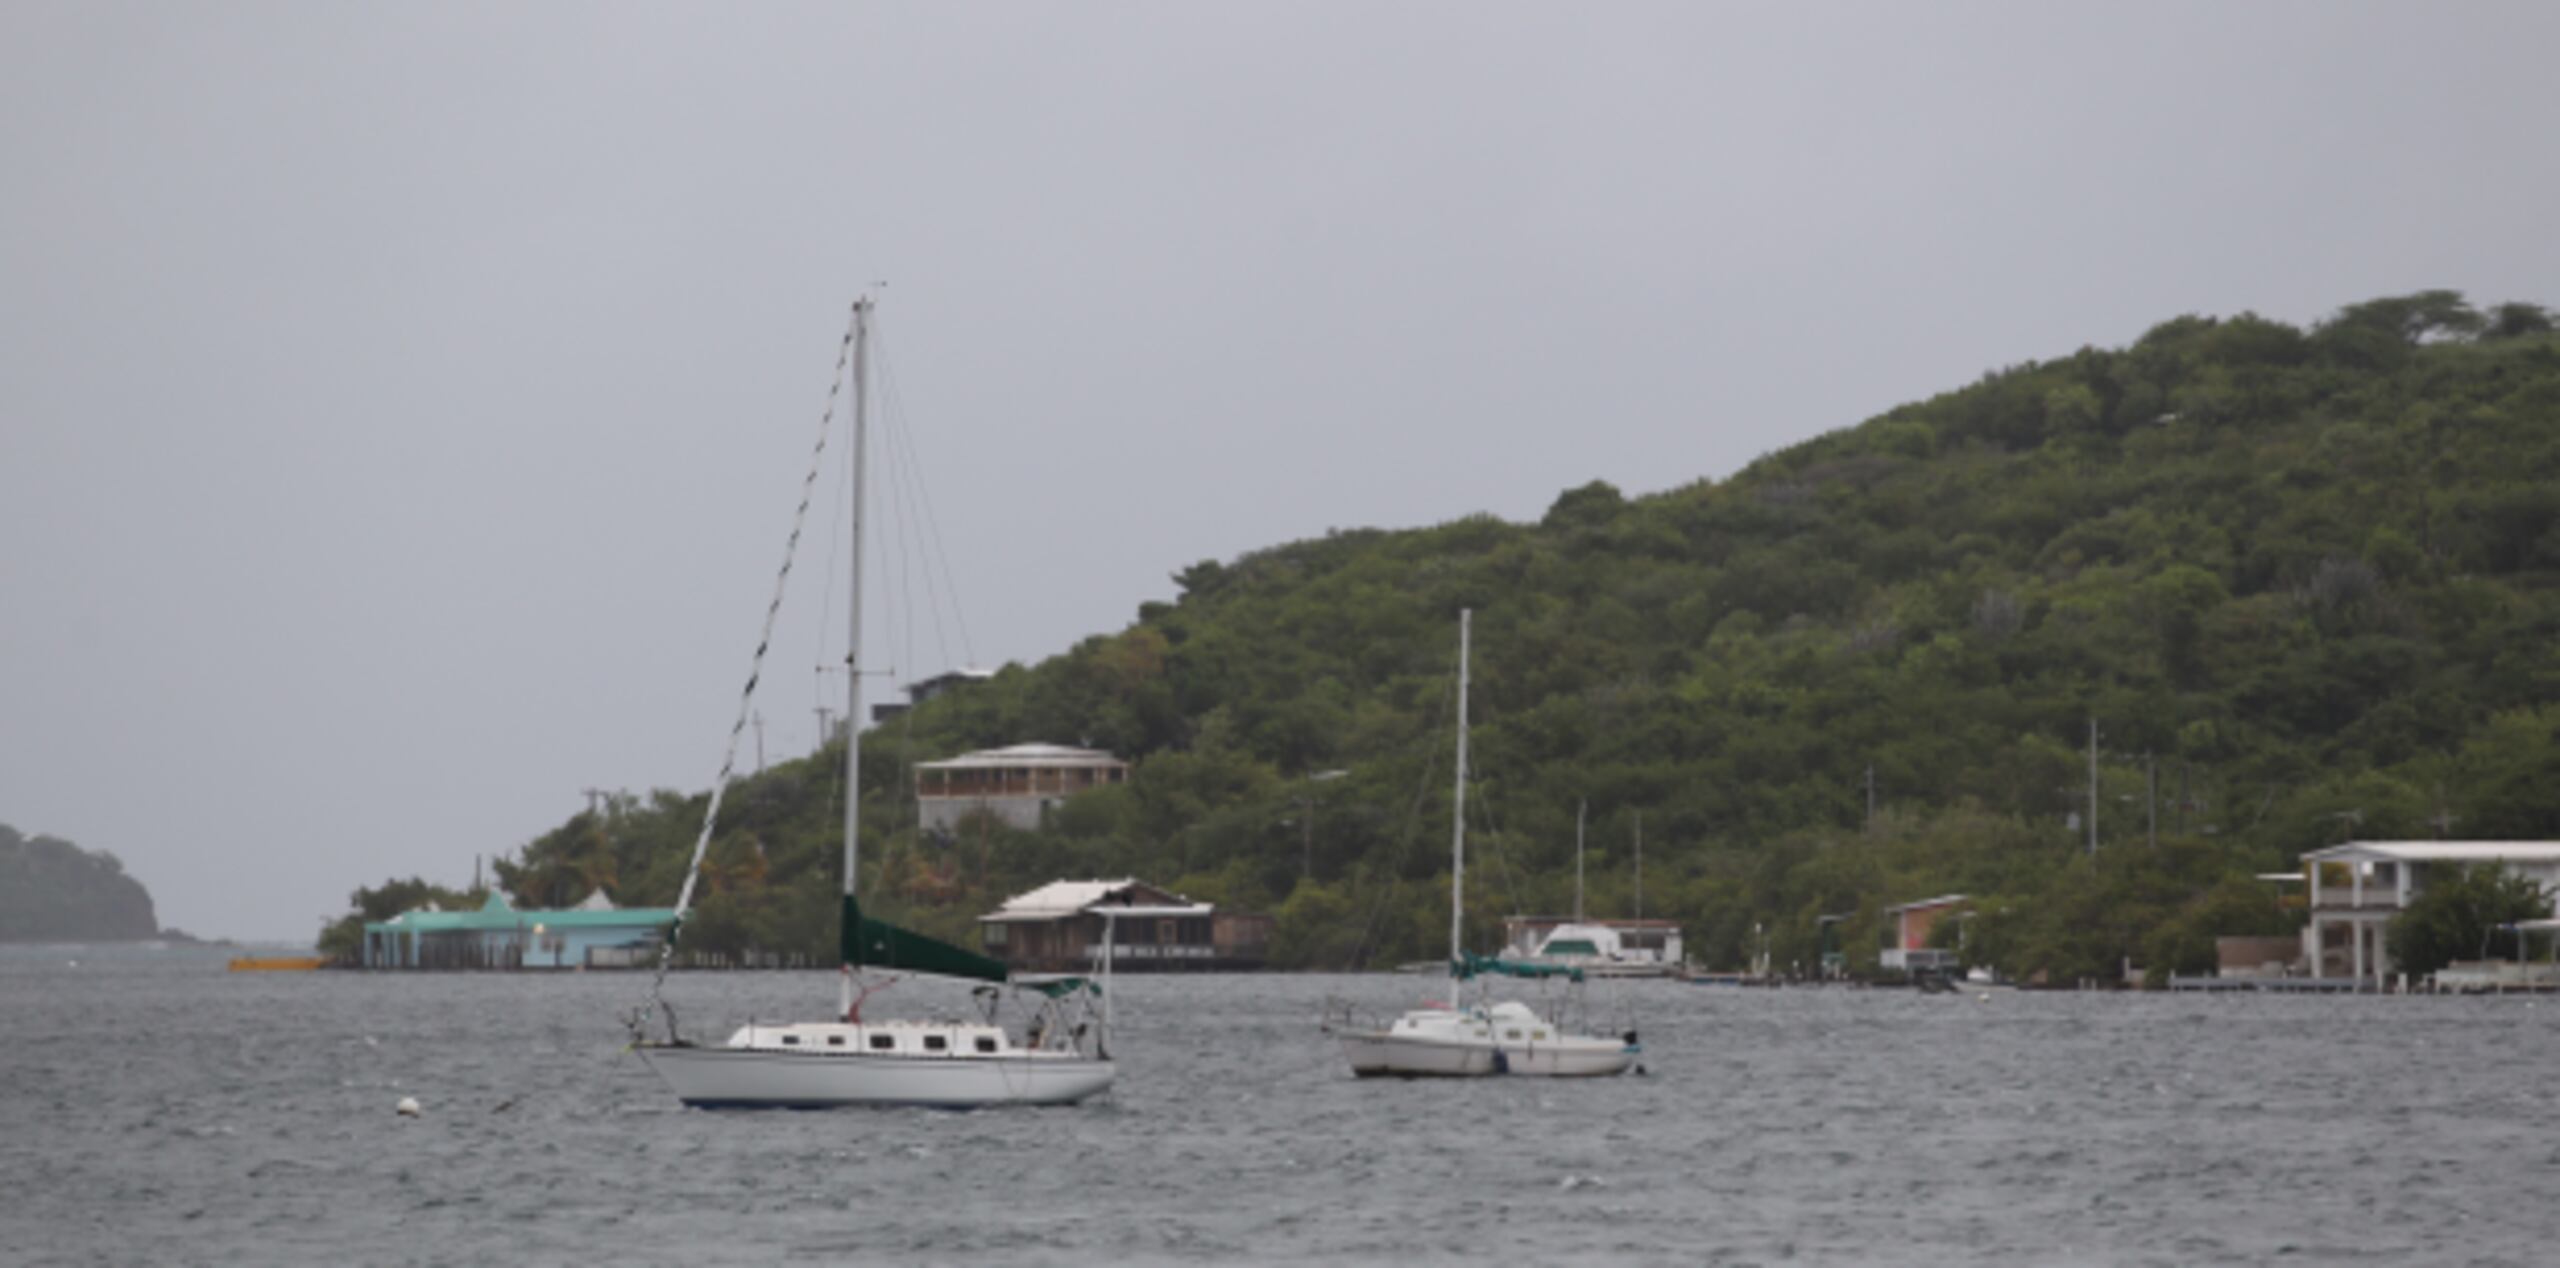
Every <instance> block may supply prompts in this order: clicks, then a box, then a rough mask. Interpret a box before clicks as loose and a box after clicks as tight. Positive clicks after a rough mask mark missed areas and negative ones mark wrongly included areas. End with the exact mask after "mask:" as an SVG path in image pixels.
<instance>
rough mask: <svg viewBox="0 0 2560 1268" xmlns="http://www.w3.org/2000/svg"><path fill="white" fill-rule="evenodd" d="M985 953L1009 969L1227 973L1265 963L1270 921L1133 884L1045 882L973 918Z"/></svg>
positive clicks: (1040, 971)
mask: <svg viewBox="0 0 2560 1268" xmlns="http://www.w3.org/2000/svg"><path fill="white" fill-rule="evenodd" d="M978 926H979V932H980V934H981V936H982V937H983V938H984V939H985V944H986V948H987V954H988V955H990V956H993V957H995V958H997V959H999V960H1002V961H1004V962H1005V964H1006V965H1007V966H1008V967H1010V968H1013V969H1017V970H1021V971H1024V972H1034V973H1077V972H1083V971H1085V970H1087V969H1092V968H1095V967H1096V966H1098V965H1100V964H1101V962H1102V947H1103V938H1104V935H1105V934H1106V932H1107V933H1108V934H1109V936H1110V939H1111V943H1112V956H1111V963H1112V967H1113V968H1114V969H1115V970H1116V971H1118V972H1122V973H1128V972H1133V971H1134V972H1161V973H1175V972H1198V973H1210V972H1231V971H1235V970H1240V969H1258V968H1261V967H1262V966H1263V963H1264V961H1265V960H1266V958H1267V957H1268V954H1269V949H1270V944H1271V917H1269V916H1264V915H1254V914H1248V913H1244V912H1223V911H1219V910H1218V909H1217V906H1216V904H1213V903H1198V902H1193V901H1191V900H1190V899H1188V898H1185V897H1183V896H1182V895H1180V894H1177V893H1174V892H1173V891H1171V890H1168V889H1163V888H1159V887H1157V886H1154V885H1149V884H1147V883H1145V882H1143V881H1138V880H1127V879H1124V880H1116V881H1051V882H1050V883H1048V884H1046V885H1043V886H1041V887H1040V888H1038V889H1035V890H1032V891H1031V892H1029V893H1026V894H1019V895H1016V896H1015V897H1013V898H1010V899H1007V900H1006V901H1005V904H1004V906H1002V907H1000V908H998V909H996V910H995V911H992V912H989V913H987V914H986V915H983V916H980V917H978Z"/></svg>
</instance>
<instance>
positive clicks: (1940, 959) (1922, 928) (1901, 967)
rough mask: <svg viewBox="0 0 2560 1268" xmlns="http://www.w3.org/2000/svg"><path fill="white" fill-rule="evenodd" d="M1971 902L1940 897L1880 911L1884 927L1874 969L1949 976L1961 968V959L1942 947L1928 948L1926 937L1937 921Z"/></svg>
mask: <svg viewBox="0 0 2560 1268" xmlns="http://www.w3.org/2000/svg"><path fill="white" fill-rule="evenodd" d="M1972 901H1973V900H1972V899H1971V898H1968V897H1967V896H1965V895H1963V894H1941V895H1939V896H1938V897H1936V898H1923V899H1921V900H1920V901H1918V902H1916V903H1904V904H1902V905H1901V906H1899V907H1887V908H1885V909H1884V912H1883V915H1884V928H1883V929H1882V931H1881V932H1880V934H1879V941H1880V942H1881V943H1882V944H1883V945H1882V947H1881V948H1880V949H1879V950H1878V951H1877V953H1876V967H1877V968H1879V969H1882V970H1884V971H1885V972H1887V973H1952V972H1954V971H1955V970H1956V969H1957V968H1959V967H1961V965H1962V959H1963V958H1962V957H1961V956H1960V955H1958V954H1957V953H1956V952H1955V951H1954V950H1952V949H1950V948H1946V947H1933V946H1930V945H1929V936H1930V935H1931V934H1932V933H1934V932H1935V931H1936V930H1937V927H1938V922H1939V921H1941V920H1944V919H1946V918H1948V917H1949V916H1952V915H1955V914H1956V913H1957V912H1960V911H1962V910H1964V908H1965V907H1966V905H1968V904H1969V903H1971V902H1972Z"/></svg>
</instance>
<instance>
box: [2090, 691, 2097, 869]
mask: <svg viewBox="0 0 2560 1268" xmlns="http://www.w3.org/2000/svg"><path fill="white" fill-rule="evenodd" d="M2089 857H2090V858H2093V859H2094V858H2096V857H2098V715H2096V714H2094V713H2093V714H2090V715H2089Z"/></svg>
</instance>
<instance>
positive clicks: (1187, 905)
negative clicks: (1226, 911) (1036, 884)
mask: <svg viewBox="0 0 2560 1268" xmlns="http://www.w3.org/2000/svg"><path fill="white" fill-rule="evenodd" d="M1103 906H1109V907H1111V908H1113V909H1114V910H1115V911H1123V912H1125V913H1126V914H1129V915H1143V916H1206V915H1208V914H1210V913H1211V912H1212V911H1214V910H1216V905H1215V904H1213V903H1195V902H1192V901H1191V900H1190V899H1188V898H1185V897H1183V896H1182V895H1180V894H1175V893H1170V892H1167V891H1165V890H1162V889H1158V888H1156V887H1155V886H1153V885H1149V884H1147V883H1146V882H1144V881H1140V880H1136V879H1134V878H1127V877H1124V878H1122V879H1120V880H1116V881H1051V882H1049V883H1048V884H1046V885H1043V886H1041V887H1040V888H1038V889H1035V890H1032V891H1031V892H1030V893H1027V894H1017V895H1015V896H1014V897H1012V898H1008V899H1006V900H1005V904H1004V906H1002V907H999V908H997V909H996V910H994V911H992V912H989V913H987V914H986V915H983V916H980V917H978V921H979V923H981V924H988V923H996V922H1004V923H1013V922H1032V921H1046V920H1061V919H1064V918H1066V917H1068V916H1073V915H1077V914H1080V913H1082V912H1086V911H1090V910H1092V909H1094V908H1096V907H1103Z"/></svg>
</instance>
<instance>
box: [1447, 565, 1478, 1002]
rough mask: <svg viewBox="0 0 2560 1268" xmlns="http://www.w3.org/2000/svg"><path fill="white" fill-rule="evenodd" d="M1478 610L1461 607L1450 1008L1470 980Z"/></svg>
mask: <svg viewBox="0 0 2560 1268" xmlns="http://www.w3.org/2000/svg"><path fill="white" fill-rule="evenodd" d="M1474 615H1475V614H1474V612H1473V611H1472V610H1470V609H1467V608H1460V609H1458V792H1457V796H1456V797H1455V798H1454V800H1453V802H1452V805H1453V807H1454V810H1455V813H1452V814H1451V815H1450V816H1449V820H1450V828H1449V858H1450V863H1449V1008H1450V1010H1451V1011H1453V1012H1454V1011H1456V1009H1457V1007H1458V986H1459V984H1460V983H1462V982H1464V981H1466V978H1465V977H1464V976H1463V975H1462V971H1461V970H1460V968H1459V967H1458V966H1459V965H1460V964H1461V963H1463V961H1462V960H1461V959H1460V957H1461V955H1462V954H1463V953H1464V951H1465V943H1464V941H1463V940H1462V938H1461V936H1460V925H1461V924H1462V922H1463V921H1464V920H1465V918H1466V910H1467V907H1466V893H1467V624H1468V621H1469V619H1470V618H1471V617H1473V616H1474Z"/></svg>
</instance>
